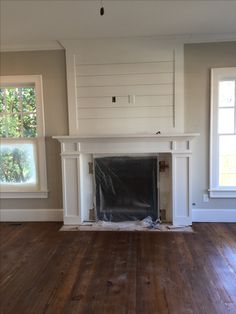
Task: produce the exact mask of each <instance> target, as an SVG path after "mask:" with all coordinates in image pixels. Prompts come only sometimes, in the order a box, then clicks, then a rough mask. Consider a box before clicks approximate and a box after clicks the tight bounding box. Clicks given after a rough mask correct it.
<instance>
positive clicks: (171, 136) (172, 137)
mask: <svg viewBox="0 0 236 314" xmlns="http://www.w3.org/2000/svg"><path fill="white" fill-rule="evenodd" d="M199 135H200V134H199V133H166V134H111V135H62V136H53V138H54V139H57V140H58V141H60V142H67V141H72V142H74V141H77V142H84V141H98V140H103V141H110V140H111V139H112V140H132V141H133V140H137V139H155V140H157V141H158V140H167V141H177V140H192V139H194V138H195V137H197V136H199Z"/></svg>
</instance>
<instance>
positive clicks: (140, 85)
mask: <svg viewBox="0 0 236 314" xmlns="http://www.w3.org/2000/svg"><path fill="white" fill-rule="evenodd" d="M64 45H65V47H66V54H67V75H68V101H69V125H70V134H79V135H88V134H97V135H104V134H130V133H156V132H157V131H161V132H162V133H168V132H175V131H176V132H180V131H181V128H183V126H182V125H181V124H180V121H178V116H181V115H182V113H181V112H178V108H177V107H178V103H179V101H176V99H177V98H178V99H180V97H179V96H178V95H176V86H178V85H177V84H176V76H177V73H176V72H177V71H176V69H177V70H178V69H180V68H179V67H178V66H176V61H177V60H176V47H175V44H173V42H164V43H163V42H162V43H161V42H158V41H157V40H156V39H153V38H152V39H146V38H145V39H135V40H134V39H133V40H126V39H125V40H124V39H123V40H122V39H117V40H114V39H113V40H109V39H107V40H86V41H77V42H66V43H64ZM178 56H179V55H178ZM180 60H181V58H180ZM180 74H181V73H179V74H178V75H180ZM177 96H178V97H177ZM114 97H115V99H114ZM181 106H182V105H181ZM181 106H179V107H180V108H179V109H180V111H181V110H182V109H181ZM179 120H181V119H179Z"/></svg>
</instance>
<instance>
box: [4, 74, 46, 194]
mask: <svg viewBox="0 0 236 314" xmlns="http://www.w3.org/2000/svg"><path fill="white" fill-rule="evenodd" d="M32 83H33V84H34V86H35V96H36V108H37V132H38V133H37V137H35V138H10V137H9V138H1V142H2V143H12V142H18V143H19V142H24V143H29V142H31V143H33V144H34V146H35V151H36V152H37V158H36V159H37V168H38V172H37V176H38V184H37V186H34V187H30V186H28V187H27V186H22V187H17V188H15V187H6V186H4V185H1V187H0V189H1V190H0V198H47V197H48V187H47V169H46V150H45V127H44V104H43V83H42V76H41V75H11V76H0V85H1V86H2V87H4V86H9V85H11V84H12V85H18V84H19V85H23V84H32Z"/></svg>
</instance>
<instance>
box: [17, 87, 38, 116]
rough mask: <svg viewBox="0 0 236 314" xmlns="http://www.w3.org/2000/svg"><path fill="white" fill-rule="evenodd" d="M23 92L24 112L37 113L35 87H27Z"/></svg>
mask: <svg viewBox="0 0 236 314" xmlns="http://www.w3.org/2000/svg"><path fill="white" fill-rule="evenodd" d="M21 92H22V108H23V111H28V112H36V105H35V91H34V88H33V87H25V88H22V89H21Z"/></svg>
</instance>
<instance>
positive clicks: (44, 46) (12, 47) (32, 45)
mask: <svg viewBox="0 0 236 314" xmlns="http://www.w3.org/2000/svg"><path fill="white" fill-rule="evenodd" d="M146 37H147V38H156V39H157V40H158V39H159V40H173V41H177V42H179V43H182V44H197V43H214V42H224V41H225V42H226V41H236V33H223V34H182V35H174V34H173V35H168V36H165V35H163V36H146ZM122 38H123V39H125V38H126V39H129V38H130V39H131V38H145V37H143V36H141V37H100V38H78V39H68V40H67V39H61V40H45V41H20V42H17V41H1V42H0V51H1V52H7V51H9V52H11V51H37V50H63V49H65V47H66V46H67V44H68V43H70V44H72V43H74V44H75V43H76V42H78V41H83V40H89V41H91V40H99V39H100V40H111V39H113V40H115V39H117V40H119V39H122Z"/></svg>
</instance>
